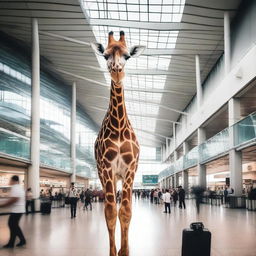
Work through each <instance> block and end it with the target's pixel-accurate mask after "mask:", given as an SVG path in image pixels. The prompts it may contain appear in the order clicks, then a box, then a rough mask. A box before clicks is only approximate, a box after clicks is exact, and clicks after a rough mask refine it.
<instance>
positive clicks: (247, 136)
mask: <svg viewBox="0 0 256 256" xmlns="http://www.w3.org/2000/svg"><path fill="white" fill-rule="evenodd" d="M231 129H233V130H234V133H232V132H230V130H231ZM232 135H233V136H234V141H235V143H234V147H233V146H232V145H230V136H232ZM253 144H256V112H255V113H252V114H250V115H249V116H247V117H246V118H244V119H242V120H241V121H239V122H237V123H235V124H234V125H233V126H231V127H228V128H226V129H224V130H223V131H221V132H219V133H218V134H216V135H215V136H213V137H212V138H210V139H208V140H206V141H205V142H203V143H202V144H200V145H198V146H196V147H194V148H193V149H192V150H190V151H189V152H188V153H187V154H185V155H184V156H182V157H180V158H179V159H178V160H177V161H176V162H175V163H173V164H171V165H170V166H169V167H168V168H166V169H165V170H163V171H162V172H161V173H160V174H159V179H160V180H163V179H164V178H167V177H170V176H171V175H173V174H175V173H178V172H181V171H184V170H187V169H189V168H192V167H195V166H197V165H198V164H206V163H207V162H210V161H213V160H215V159H217V158H220V157H222V156H225V155H227V154H228V153H229V151H230V150H231V149H233V148H235V149H236V150H241V149H243V148H246V147H249V146H252V145H253Z"/></svg>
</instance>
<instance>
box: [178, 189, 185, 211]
mask: <svg viewBox="0 0 256 256" xmlns="http://www.w3.org/2000/svg"><path fill="white" fill-rule="evenodd" d="M178 189H179V190H178V191H179V192H178V195H179V208H180V209H182V205H183V208H184V209H186V204H185V190H184V189H183V188H182V186H179V187H178Z"/></svg>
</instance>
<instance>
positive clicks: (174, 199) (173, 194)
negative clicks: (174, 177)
mask: <svg viewBox="0 0 256 256" xmlns="http://www.w3.org/2000/svg"><path fill="white" fill-rule="evenodd" d="M172 199H173V203H174V207H176V205H177V201H178V193H177V190H176V189H175V188H174V189H173V192H172Z"/></svg>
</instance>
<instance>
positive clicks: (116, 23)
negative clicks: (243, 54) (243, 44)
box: [89, 18, 224, 35]
mask: <svg viewBox="0 0 256 256" xmlns="http://www.w3.org/2000/svg"><path fill="white" fill-rule="evenodd" d="M89 23H90V25H91V26H93V25H96V26H111V27H121V28H135V29H147V30H156V31H201V32H202V31H207V32H211V31H212V32H215V33H216V32H218V33H219V34H220V35H221V34H222V33H223V30H224V28H223V25H208V24H195V23H192V22H161V23H159V22H143V21H130V20H129V21H127V20H114V19H92V18H91V19H90V20H89Z"/></svg>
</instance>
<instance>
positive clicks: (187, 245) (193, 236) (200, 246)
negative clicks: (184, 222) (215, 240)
mask: <svg viewBox="0 0 256 256" xmlns="http://www.w3.org/2000/svg"><path fill="white" fill-rule="evenodd" d="M181 255H182V256H210V255H211V232H210V231H209V230H208V229H206V228H204V225H203V223H202V222H195V223H191V224H190V228H186V229H184V230H183V233H182V254H181Z"/></svg>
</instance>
